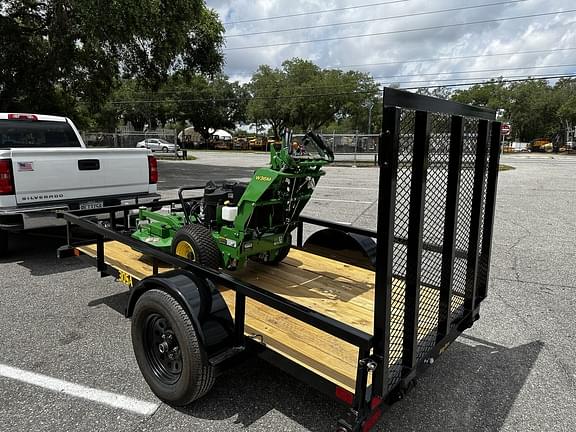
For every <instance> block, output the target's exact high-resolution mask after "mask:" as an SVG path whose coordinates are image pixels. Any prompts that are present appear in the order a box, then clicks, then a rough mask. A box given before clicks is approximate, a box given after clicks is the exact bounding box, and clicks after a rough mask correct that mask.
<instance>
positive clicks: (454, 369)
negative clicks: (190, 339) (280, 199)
mask: <svg viewBox="0 0 576 432" xmlns="http://www.w3.org/2000/svg"><path fill="white" fill-rule="evenodd" d="M266 160H267V157H266V156H265V155H249V154H238V153H226V154H225V153H210V152H205V153H199V154H198V159H197V160H195V161H190V162H172V161H162V162H160V175H161V179H162V183H160V187H161V189H162V194H163V195H164V196H165V197H173V196H175V188H177V187H178V186H179V185H180V184H202V183H204V182H205V181H207V180H209V179H211V178H216V179H223V178H235V179H246V178H248V177H249V176H250V174H251V172H252V170H253V169H254V168H255V167H258V166H260V165H262V164H263V163H265V162H266ZM502 162H503V163H506V164H508V165H510V166H513V167H514V168H515V169H514V170H511V171H504V172H501V173H500V181H499V190H498V200H497V211H496V220H495V232H494V244H493V254H492V267H491V275H490V276H491V280H490V291H489V298H488V299H487V300H486V302H485V303H484V304H483V309H482V312H481V319H480V321H478V322H477V323H476V325H475V326H474V327H473V328H472V329H470V330H469V331H467V332H466V333H465V335H464V336H463V337H461V338H459V339H458V341H457V342H456V343H454V344H453V345H452V346H451V347H450V349H449V350H447V351H446V353H445V354H444V355H443V356H442V357H441V358H440V359H439V360H438V361H437V362H436V364H434V366H433V367H432V368H431V369H430V370H429V371H428V372H427V373H426V374H425V375H424V376H422V377H421V378H420V380H419V383H418V386H417V387H416V389H415V390H414V391H413V392H411V393H410V394H409V396H408V397H407V398H406V399H404V400H403V401H401V402H399V403H397V404H396V405H394V406H393V407H392V408H391V410H390V411H389V412H387V413H386V414H385V415H384V418H383V420H382V421H381V422H380V423H379V424H378V425H377V427H376V428H375V429H374V430H376V431H391V430H394V431H427V432H436V431H438V432H440V431H464V430H466V431H565V432H569V431H574V430H576V366H575V363H574V361H573V359H574V358H575V357H576V343H575V342H574V334H576V320H575V316H576V282H575V280H576V266H575V263H576V247H575V241H576V235H575V233H576V218H575V217H574V215H575V214H576V176H575V175H574V173H575V171H576V156H555V157H550V156H548V155H511V156H504V157H503V160H502ZM327 171H328V174H327V176H326V177H325V178H324V179H322V180H321V183H320V185H319V187H318V188H317V190H316V192H315V195H314V199H313V200H312V201H311V202H310V203H309V205H308V207H307V209H306V214H309V215H313V216H318V217H323V218H327V219H330V220H333V221H337V222H341V223H351V224H354V225H360V226H366V227H373V226H374V225H373V224H374V220H375V211H376V207H375V203H376V196H377V179H378V171H377V170H376V169H374V168H347V167H331V168H328V169H327ZM50 234H58V233H50ZM10 240H11V245H12V247H13V252H12V255H11V256H10V257H9V258H5V259H2V260H0V274H1V285H0V328H1V329H2V337H1V339H0V400H1V401H2V403H0V431H90V432H92V431H106V432H121V431H132V432H136V431H234V430H249V431H313V432H323V431H329V430H331V429H332V427H333V426H334V424H335V422H336V420H337V418H338V417H339V415H340V414H342V413H343V412H344V409H343V408H342V407H341V406H340V405H338V404H336V403H335V402H332V401H331V400H329V399H327V398H326V397H324V396H323V395H321V394H319V393H317V392H316V391H314V390H313V389H311V388H309V387H308V386H306V385H305V384H302V383H299V382H297V381H295V380H293V379H292V378H290V377H289V376H287V375H285V374H284V373H282V372H280V371H278V370H276V369H274V368H273V367H270V366H268V365H266V364H265V363H263V362H261V361H259V360H251V361H248V362H247V363H245V364H242V365H240V366H239V367H238V368H237V369H235V370H233V371H230V372H228V373H227V374H226V375H224V376H223V377H220V379H219V380H218V381H217V383H216V385H215V387H214V389H213V390H212V391H211V392H210V393H209V395H208V396H206V397H205V398H203V399H201V400H200V401H198V402H197V403H195V404H194V405H192V406H190V407H188V408H186V409H180V410H177V409H174V408H171V407H169V406H166V405H164V404H162V403H160V402H159V401H158V400H157V399H156V398H155V397H154V395H153V394H152V393H151V392H150V390H149V389H148V387H147V385H146V383H145V382H144V380H143V378H142V377H141V375H140V372H139V370H138V367H137V365H136V361H135V359H134V357H133V354H132V347H131V341H130V322H129V321H128V320H126V319H124V318H123V316H122V314H121V311H122V309H123V303H124V301H125V300H126V293H125V292H124V290H123V287H122V286H121V285H120V284H118V283H116V282H115V281H113V280H111V279H110V278H105V279H101V278H100V277H99V276H98V274H97V273H96V271H95V270H94V269H93V268H91V267H87V266H85V265H83V264H82V263H80V262H79V261H77V260H75V259H70V260H62V261H59V260H57V259H56V258H55V249H56V248H57V247H58V246H59V245H61V244H62V239H61V238H58V237H57V236H54V237H51V236H48V237H47V236H45V235H42V236H31V235H27V236H18V237H16V236H13V237H11V239H10Z"/></svg>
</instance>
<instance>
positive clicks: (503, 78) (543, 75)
mask: <svg viewBox="0 0 576 432" xmlns="http://www.w3.org/2000/svg"><path fill="white" fill-rule="evenodd" d="M575 74H576V73H575ZM565 76H566V75H565V74H561V75H550V74H541V75H530V76H529V77H528V78H533V79H554V78H558V77H560V78H562V77H565ZM513 78H526V75H506V76H499V77H493V76H492V77H470V78H443V79H442V78H438V79H426V80H410V81H393V80H378V81H380V82H379V84H415V83H432V82H434V83H436V82H450V81H462V80H465V81H470V80H472V81H474V82H476V81H483V82H484V83H487V82H490V80H493V81H494V82H496V83H499V82H505V81H503V80H508V79H513ZM462 84H463V85H467V84H466V83H463V82H462Z"/></svg>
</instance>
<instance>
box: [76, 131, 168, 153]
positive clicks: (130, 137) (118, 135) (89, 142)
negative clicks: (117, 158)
mask: <svg viewBox="0 0 576 432" xmlns="http://www.w3.org/2000/svg"><path fill="white" fill-rule="evenodd" d="M177 136H178V134H177V132H176V130H175V129H162V130H155V131H151V132H149V131H146V132H140V131H117V132H114V133H107V132H83V133H82V139H83V140H84V142H85V143H86V146H88V147H110V148H114V147H115V148H131V147H138V144H139V143H140V146H144V145H148V147H151V146H150V143H149V141H151V140H152V144H158V147H159V149H158V150H160V151H162V150H164V149H167V150H168V152H170V150H171V151H172V152H173V151H174V146H175V145H177V144H178V142H177ZM144 143H146V144H144ZM162 144H164V146H163V145H162ZM153 147H154V148H152V150H153V151H156V147H157V146H156V145H154V146H153Z"/></svg>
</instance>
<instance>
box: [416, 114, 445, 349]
mask: <svg viewBox="0 0 576 432" xmlns="http://www.w3.org/2000/svg"><path fill="white" fill-rule="evenodd" d="M451 124H452V119H451V117H450V116H448V115H443V114H434V115H432V116H431V119H430V131H431V134H430V145H429V151H428V164H427V165H428V170H427V179H426V189H425V195H424V196H425V205H424V225H423V227H422V241H423V247H422V258H421V266H422V267H421V276H420V283H421V285H423V286H431V287H433V289H426V288H422V287H421V289H420V307H419V310H418V333H417V334H418V349H417V360H421V359H422V358H424V357H425V356H426V355H427V354H428V352H429V351H430V350H431V349H432V348H433V347H434V345H435V344H436V335H437V332H438V312H439V300H440V293H439V291H438V290H439V288H440V281H441V277H442V253H441V252H439V251H438V249H437V248H440V250H441V248H442V246H443V241H444V218H445V213H446V190H447V185H448V160H449V155H450V128H451ZM431 247H434V250H431Z"/></svg>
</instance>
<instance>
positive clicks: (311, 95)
mask: <svg viewBox="0 0 576 432" xmlns="http://www.w3.org/2000/svg"><path fill="white" fill-rule="evenodd" d="M561 78H576V73H574V74H563V75H545V76H538V77H536V76H534V77H528V78H526V77H524V78H519V79H508V78H504V79H498V80H497V81H495V82H496V83H503V84H506V83H512V82H523V81H540V80H551V79H561ZM470 79H477V80H481V81H476V82H466V83H454V84H441V85H429V86H416V87H400V89H401V90H416V89H423V88H442V87H464V86H473V85H482V84H487V83H488V82H490V81H489V80H490V79H492V80H493V78H470ZM436 81H439V80H427V81H426V82H436ZM446 81H452V80H446ZM414 82H417V81H406V82H404V84H410V83H414ZM390 84H399V83H397V82H394V83H390ZM336 87H337V86H334V87H333V88H336ZM311 89H313V88H311ZM382 90H383V88H377V89H375V90H374V91H354V92H339V93H315V94H302V95H286V96H277V97H276V96H249V97H235V98H215V99H209V98H197V99H164V100H157V99H156V100H152V99H151V100H124V101H111V102H110V103H111V104H113V105H130V104H139V103H145V104H154V103H175V102H230V101H241V100H246V101H249V100H253V99H254V100H277V99H300V98H311V97H321V96H347V95H356V94H367V95H370V94H372V95H373V94H374V93H375V92H381V91H382Z"/></svg>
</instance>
